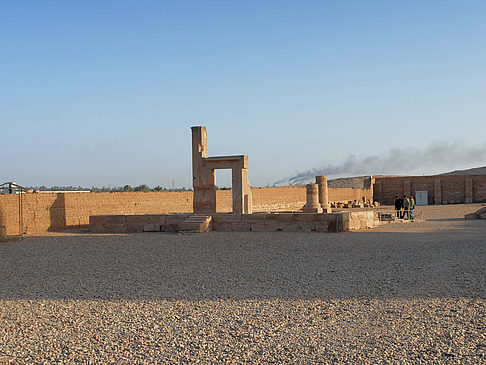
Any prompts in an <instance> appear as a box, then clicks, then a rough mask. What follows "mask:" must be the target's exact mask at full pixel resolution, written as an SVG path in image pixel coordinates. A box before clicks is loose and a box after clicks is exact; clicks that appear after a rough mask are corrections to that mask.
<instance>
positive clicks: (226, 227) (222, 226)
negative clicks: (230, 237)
mask: <svg viewBox="0 0 486 365" xmlns="http://www.w3.org/2000/svg"><path fill="white" fill-rule="evenodd" d="M233 224H234V223H231V222H217V221H216V222H213V226H212V227H213V231H217V232H231V231H232V230H233Z"/></svg>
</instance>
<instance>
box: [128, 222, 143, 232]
mask: <svg viewBox="0 0 486 365" xmlns="http://www.w3.org/2000/svg"><path fill="white" fill-rule="evenodd" d="M127 232H128V233H140V232H143V224H134V223H128V224H127Z"/></svg>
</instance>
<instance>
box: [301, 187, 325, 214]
mask: <svg viewBox="0 0 486 365" xmlns="http://www.w3.org/2000/svg"><path fill="white" fill-rule="evenodd" d="M306 189H307V203H306V204H305V205H304V213H322V207H321V204H319V187H318V186H317V184H307V185H306Z"/></svg>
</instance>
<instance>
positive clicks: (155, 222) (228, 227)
mask: <svg viewBox="0 0 486 365" xmlns="http://www.w3.org/2000/svg"><path fill="white" fill-rule="evenodd" d="M378 225H380V222H379V221H378V219H377V218H376V215H375V213H374V212H373V211H360V212H333V213H255V214H236V213H216V214H211V215H201V214H190V213H188V214H145V215H97V216H90V217H89V230H90V232H92V233H135V232H184V231H189V232H208V231H225V232H228V231H234V232H242V231H257V232H274V231H287V232H312V231H315V232H343V231H350V230H357V229H367V228H374V227H376V226H378Z"/></svg>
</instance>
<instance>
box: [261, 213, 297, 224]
mask: <svg viewBox="0 0 486 365" xmlns="http://www.w3.org/2000/svg"><path fill="white" fill-rule="evenodd" d="M292 217H293V213H269V214H267V221H277V222H292Z"/></svg>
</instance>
